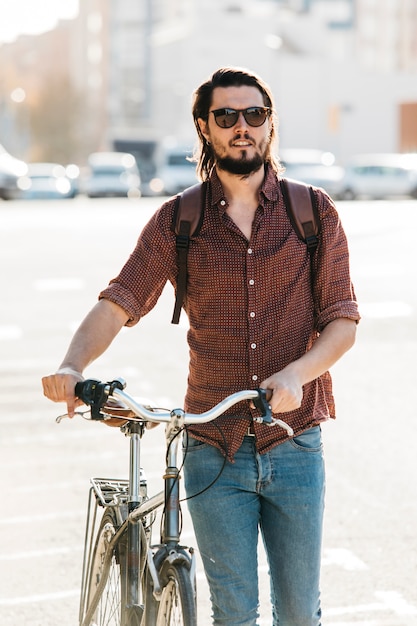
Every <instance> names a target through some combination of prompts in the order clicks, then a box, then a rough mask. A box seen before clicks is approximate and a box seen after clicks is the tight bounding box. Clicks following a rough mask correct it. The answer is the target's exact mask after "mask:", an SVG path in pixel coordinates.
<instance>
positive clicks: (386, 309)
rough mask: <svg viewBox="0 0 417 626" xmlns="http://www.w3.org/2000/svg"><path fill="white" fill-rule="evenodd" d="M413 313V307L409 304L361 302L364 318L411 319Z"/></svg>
mask: <svg viewBox="0 0 417 626" xmlns="http://www.w3.org/2000/svg"><path fill="white" fill-rule="evenodd" d="M413 313H414V309H413V307H412V306H411V305H410V304H408V303H407V302H401V301H398V302H395V301H388V302H361V315H362V317H369V318H372V319H387V318H389V317H410V316H412V315H413Z"/></svg>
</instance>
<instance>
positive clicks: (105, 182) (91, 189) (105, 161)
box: [83, 152, 141, 198]
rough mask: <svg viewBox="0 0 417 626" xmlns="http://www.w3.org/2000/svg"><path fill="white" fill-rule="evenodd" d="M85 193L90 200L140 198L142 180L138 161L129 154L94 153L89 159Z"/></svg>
mask: <svg viewBox="0 0 417 626" xmlns="http://www.w3.org/2000/svg"><path fill="white" fill-rule="evenodd" d="M88 166H89V168H88V169H89V174H88V175H87V177H86V179H85V182H84V189H83V191H84V193H86V195H87V196H88V197H89V198H103V197H128V198H139V197H140V195H141V180H140V174H139V169H138V166H137V164H136V159H135V157H134V156H133V155H132V154H129V153H127V152H94V153H93V154H90V156H89V158H88Z"/></svg>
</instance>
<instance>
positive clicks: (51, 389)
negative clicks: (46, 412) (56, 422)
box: [42, 368, 84, 417]
mask: <svg viewBox="0 0 417 626" xmlns="http://www.w3.org/2000/svg"><path fill="white" fill-rule="evenodd" d="M82 380H84V377H83V375H82V374H80V373H79V372H76V371H75V370H71V369H70V368H62V369H60V370H58V371H57V372H56V373H55V374H50V375H49V376H44V377H43V378H42V386H43V393H44V395H45V396H46V397H47V398H49V400H52V401H53V402H66V404H67V413H68V416H69V417H74V411H75V409H76V407H77V406H80V405H82V404H83V402H82V400H80V399H79V398H77V397H76V396H75V393H74V391H75V385H76V383H78V382H80V381H82Z"/></svg>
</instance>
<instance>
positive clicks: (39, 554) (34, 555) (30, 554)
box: [0, 546, 82, 561]
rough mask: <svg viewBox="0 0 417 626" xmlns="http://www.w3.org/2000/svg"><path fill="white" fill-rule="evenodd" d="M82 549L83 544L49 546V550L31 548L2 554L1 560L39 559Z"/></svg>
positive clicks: (0, 555)
mask: <svg viewBox="0 0 417 626" xmlns="http://www.w3.org/2000/svg"><path fill="white" fill-rule="evenodd" d="M81 549H82V547H81V546H73V547H69V546H67V547H65V546H61V547H60V548H48V549H47V550H31V551H27V552H15V553H14V554H0V561H19V560H21V559H38V558H44V557H46V556H57V555H60V554H72V553H73V552H79V551H80V550H81Z"/></svg>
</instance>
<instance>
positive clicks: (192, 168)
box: [151, 146, 198, 196]
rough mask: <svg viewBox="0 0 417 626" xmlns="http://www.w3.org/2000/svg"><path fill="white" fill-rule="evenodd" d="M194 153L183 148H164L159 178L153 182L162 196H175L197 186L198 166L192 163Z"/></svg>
mask: <svg viewBox="0 0 417 626" xmlns="http://www.w3.org/2000/svg"><path fill="white" fill-rule="evenodd" d="M191 155H192V151H191V150H189V149H187V148H186V147H183V146H168V147H165V146H164V147H162V149H161V156H160V157H159V167H158V171H157V178H155V179H154V180H153V181H151V185H152V186H153V187H154V188H155V189H159V192H160V193H161V194H164V195H167V196H173V195H175V194H177V193H179V192H181V191H183V190H184V189H186V187H191V185H195V184H196V183H197V182H198V180H197V174H196V164H195V163H193V162H192V161H190V157H191Z"/></svg>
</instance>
